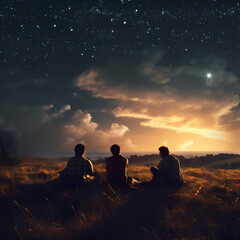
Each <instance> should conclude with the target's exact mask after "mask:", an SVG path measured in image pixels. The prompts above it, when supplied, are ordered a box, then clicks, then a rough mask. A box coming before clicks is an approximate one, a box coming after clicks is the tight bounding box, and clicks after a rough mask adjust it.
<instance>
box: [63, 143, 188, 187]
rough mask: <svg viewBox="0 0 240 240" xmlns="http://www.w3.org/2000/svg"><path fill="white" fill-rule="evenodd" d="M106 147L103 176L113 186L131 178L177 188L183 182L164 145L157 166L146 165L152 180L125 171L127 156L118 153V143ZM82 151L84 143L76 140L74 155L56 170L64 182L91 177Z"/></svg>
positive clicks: (75, 182)
mask: <svg viewBox="0 0 240 240" xmlns="http://www.w3.org/2000/svg"><path fill="white" fill-rule="evenodd" d="M110 151H111V153H112V156H111V157H109V158H107V159H106V179H107V182H108V183H109V184H110V185H111V187H113V188H119V189H125V188H126V187H128V186H130V185H132V184H134V182H135V183H136V182H137V183H138V184H153V185H161V186H169V187H176V188H179V187H181V186H182V185H183V183H184V181H183V175H182V171H181V167H180V162H179V160H178V159H177V158H176V157H175V156H173V155H171V154H170V153H169V150H168V148H167V147H165V146H162V147H160V148H159V154H160V157H161V161H160V163H159V165H158V167H151V168H150V171H151V172H152V174H153V177H152V180H151V181H142V182H141V181H135V180H134V179H133V178H131V177H129V176H128V175H127V165H128V159H127V158H126V157H124V156H123V155H121V152H120V146H119V145H117V144H114V145H112V146H111V148H110ZM85 153H86V149H85V146H84V145H83V144H77V145H76V147H75V157H72V158H70V159H69V161H68V163H67V166H66V168H65V169H64V170H62V171H61V172H60V179H61V180H62V181H63V182H64V183H66V184H67V185H70V186H78V185H81V184H83V183H86V182H89V181H91V179H93V178H94V170H93V164H92V162H91V161H90V160H89V159H87V158H85V157H84V155H85Z"/></svg>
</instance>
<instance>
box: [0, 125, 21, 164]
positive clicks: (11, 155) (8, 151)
mask: <svg viewBox="0 0 240 240" xmlns="http://www.w3.org/2000/svg"><path fill="white" fill-rule="evenodd" d="M17 146H18V141H17V133H16V131H15V130H14V128H13V127H12V126H10V125H8V124H5V123H1V124H0V161H1V162H8V163H13V162H15V161H16V159H17V157H16V156H17Z"/></svg>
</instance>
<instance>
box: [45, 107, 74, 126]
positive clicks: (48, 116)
mask: <svg viewBox="0 0 240 240" xmlns="http://www.w3.org/2000/svg"><path fill="white" fill-rule="evenodd" d="M41 108H42V109H43V110H45V111H46V112H47V111H49V110H51V109H54V106H53V105H52V104H50V105H43V106H42V107H41ZM70 110H71V106H70V105H69V104H68V105H64V106H63V107H61V108H60V109H59V110H56V111H55V112H54V113H51V114H49V113H45V115H44V118H43V120H44V121H45V122H47V121H51V120H52V119H54V118H59V117H62V116H63V114H64V113H65V112H67V111H70Z"/></svg>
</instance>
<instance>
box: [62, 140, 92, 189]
mask: <svg viewBox="0 0 240 240" xmlns="http://www.w3.org/2000/svg"><path fill="white" fill-rule="evenodd" d="M84 154H85V146H84V145H83V144H77V145H76V147H75V157H72V158H70V159H69V160H68V163H67V167H66V168H65V169H64V170H63V171H61V172H60V179H62V180H63V182H64V183H65V184H67V185H70V186H75V185H79V184H82V183H85V182H87V181H88V180H90V176H92V175H93V165H92V162H91V161H90V160H88V159H87V158H85V157H84Z"/></svg>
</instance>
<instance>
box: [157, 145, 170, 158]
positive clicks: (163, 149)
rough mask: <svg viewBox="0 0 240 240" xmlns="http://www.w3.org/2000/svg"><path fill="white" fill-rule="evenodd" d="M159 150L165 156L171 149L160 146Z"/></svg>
mask: <svg viewBox="0 0 240 240" xmlns="http://www.w3.org/2000/svg"><path fill="white" fill-rule="evenodd" d="M158 150H159V154H160V156H161V157H165V156H167V155H169V150H168V148H167V147H165V146H162V147H160V148H159V149H158Z"/></svg>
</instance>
